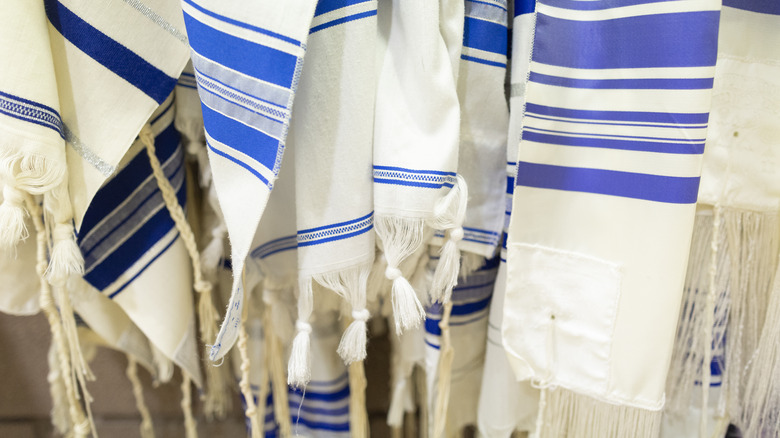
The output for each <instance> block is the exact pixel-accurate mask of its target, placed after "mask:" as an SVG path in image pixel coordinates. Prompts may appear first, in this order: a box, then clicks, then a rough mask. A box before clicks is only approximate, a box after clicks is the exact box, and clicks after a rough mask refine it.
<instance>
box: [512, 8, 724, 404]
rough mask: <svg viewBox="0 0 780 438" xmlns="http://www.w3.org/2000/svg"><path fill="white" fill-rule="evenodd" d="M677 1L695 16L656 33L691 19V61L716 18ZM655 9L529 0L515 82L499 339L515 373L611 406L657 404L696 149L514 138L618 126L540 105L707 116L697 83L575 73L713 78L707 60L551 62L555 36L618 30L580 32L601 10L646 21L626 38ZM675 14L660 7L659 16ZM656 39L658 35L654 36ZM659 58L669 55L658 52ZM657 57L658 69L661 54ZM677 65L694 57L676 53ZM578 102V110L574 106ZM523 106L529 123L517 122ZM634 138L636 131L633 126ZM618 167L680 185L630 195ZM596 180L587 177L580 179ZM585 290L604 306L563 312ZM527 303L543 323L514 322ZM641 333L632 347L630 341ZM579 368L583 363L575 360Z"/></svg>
mask: <svg viewBox="0 0 780 438" xmlns="http://www.w3.org/2000/svg"><path fill="white" fill-rule="evenodd" d="M654 6H655V5H654ZM571 7H575V5H572V6H571ZM675 7H680V8H681V10H682V11H702V13H700V15H683V14H682V13H681V14H680V15H681V16H683V17H691V18H692V17H697V21H695V22H692V23H691V24H688V25H686V26H679V27H675V28H670V29H668V30H666V31H668V32H681V31H683V30H686V31H687V30H690V28H691V26H700V27H701V30H702V32H701V33H700V34H698V35H699V39H696V38H690V39H688V40H686V44H690V45H691V46H692V47H696V48H697V49H696V50H697V52H698V53H699V54H700V56H702V60H697V61H696V62H702V63H706V62H711V61H714V56H713V55H714V50H715V47H716V45H715V41H714V40H715V37H716V35H717V33H716V32H717V22H716V21H715V20H714V18H716V17H717V11H718V9H719V2H707V3H703V4H700V3H694V2H686V3H680V4H679V5H675ZM658 8H661V9H653V10H652V11H650V10H644V9H641V8H640V9H630V8H624V9H621V8H619V7H618V8H616V10H615V11H609V10H607V11H603V10H599V11H588V12H587V13H586V12H584V11H572V10H569V9H566V8H554V7H552V6H549V5H544V4H543V2H542V3H538V4H537V27H536V31H535V47H534V55H533V56H534V58H533V59H534V61H533V62H532V64H531V78H533V79H532V80H530V81H528V82H527V83H526V90H525V91H526V108H525V111H526V112H525V118H524V127H523V130H524V134H523V136H524V140H523V142H521V144H520V147H519V154H518V162H519V165H520V162H522V166H519V170H518V181H517V182H516V187H515V190H514V199H513V209H512V211H513V214H512V219H511V224H510V228H509V243H508V259H507V260H508V267H509V270H508V284H507V293H506V297H505V301H504V318H503V321H502V334H503V342H504V346H505V348H506V349H507V352H508V355H509V361H510V364H511V365H512V367H513V369H514V371H515V374H516V375H517V377H518V379H521V380H528V379H530V380H532V381H536V382H538V383H540V384H542V385H552V386H557V387H562V388H568V389H571V390H573V391H575V392H579V393H581V394H585V395H587V396H590V397H592V398H595V399H597V400H600V401H604V402H608V403H612V404H618V405H623V406H631V407H637V408H643V409H647V410H654V411H657V410H659V409H660V408H661V407H662V405H663V401H664V394H663V390H664V381H665V378H666V370H667V367H666V366H659V365H658V364H667V363H668V362H669V360H670V356H671V351H672V340H673V338H674V327H675V326H676V320H677V316H678V313H677V312H678V311H679V305H680V296H681V292H682V284H683V280H684V273H685V266H686V261H687V256H688V249H689V245H690V238H691V230H692V225H693V215H694V212H695V204H694V203H695V200H696V198H695V191H694V189H695V188H696V185H697V183H698V181H697V177H698V176H699V172H700V161H701V155H700V153H695V151H696V150H697V149H695V148H691V149H683V150H682V151H681V153H668V154H664V153H658V152H654V153H652V156H650V155H651V153H649V152H642V151H641V149H640V150H639V151H637V150H633V149H632V148H633V146H632V147H630V148H629V149H628V150H618V149H608V148H606V146H602V147H599V146H600V145H598V144H595V145H590V146H595V147H580V146H588V145H580V146H578V147H573V146H564V145H560V144H555V143H554V142H550V141H549V140H539V139H538V138H537V139H534V140H531V139H526V138H525V136H526V135H529V133H531V134H536V133H541V132H544V130H548V131H559V132H563V133H570V132H571V133H572V134H570V135H572V136H576V135H579V134H578V133H575V131H579V132H580V133H583V132H584V133H585V135H583V137H587V136H589V135H590V134H588V133H592V132H600V133H601V134H594V135H604V134H608V133H610V132H612V133H615V134H625V133H629V132H630V130H627V129H624V127H622V126H619V125H620V124H619V123H607V124H606V127H602V126H599V125H594V126H596V127H595V128H592V129H593V131H591V128H589V127H587V126H585V125H584V124H583V125H575V124H574V123H571V122H569V121H566V120H564V119H562V118H559V117H553V119H554V120H553V121H550V120H545V117H539V112H540V111H544V108H552V110H551V111H559V110H560V111H567V110H568V109H576V110H575V111H574V112H573V113H574V114H576V115H577V116H578V117H581V118H584V119H587V118H588V117H594V114H595V113H593V112H587V111H613V112H612V113H598V114H602V116H603V117H605V118H606V120H616V119H610V118H611V117H616V116H617V114H630V115H631V117H634V116H636V115H637V114H648V113H659V112H660V113H664V112H671V113H698V114H706V113H707V112H708V110H709V104H710V90H709V88H708V87H707V82H706V81H703V82H702V84H703V85H701V86H700V88H697V89H693V90H675V89H662V90H652V89H631V88H632V87H635V86H634V85H633V84H630V83H629V84H626V85H623V84H620V86H619V87H615V88H618V89H615V90H611V89H600V88H598V87H593V86H591V83H590V82H582V80H585V81H589V80H594V79H595V78H594V76H593V75H596V74H597V76H596V78H599V79H601V78H604V77H605V76H606V77H609V74H610V73H609V72H610V70H609V69H604V70H598V71H597V72H596V73H594V72H593V70H590V69H587V68H582V67H581V68H576V67H577V66H590V65H592V64H590V63H599V62H603V64H597V65H607V66H637V67H642V66H648V67H644V68H635V69H633V70H632V74H636V75H638V74H640V72H641V73H642V74H647V75H648V76H649V77H658V76H662V75H672V77H677V76H674V75H679V77H690V76H693V77H700V76H704V77H705V78H707V77H710V78H711V77H712V74H713V72H714V68H713V67H709V66H708V67H706V68H702V69H701V71H699V70H692V71H690V70H686V67H684V66H682V67H680V66H675V67H668V68H664V69H663V70H661V69H659V70H655V69H653V68H649V66H651V65H654V64H655V63H656V61H652V60H651V61H647V60H645V58H644V57H645V56H647V55H648V54H649V53H653V52H652V50H660V46H658V47H656V46H651V47H653V49H652V50H651V51H647V52H642V53H641V54H637V56H636V57H634V54H635V53H637V52H633V51H630V50H628V51H622V52H619V53H613V52H609V56H606V53H607V52H599V53H600V55H599V56H603V57H604V58H603V60H601V59H600V58H588V57H584V56H583V57H582V58H581V59H576V58H573V59H571V60H568V61H561V60H560V57H559V55H560V54H561V53H563V52H560V50H558V48H557V47H556V44H558V43H560V44H562V47H569V48H571V47H575V46H572V45H567V44H574V43H575V41H577V43H579V44H582V43H581V42H580V41H584V40H581V39H577V40H572V39H571V38H574V35H576V36H577V37H582V36H584V35H590V36H593V37H594V38H597V41H608V40H609V38H617V36H616V35H618V34H611V36H610V37H607V36H606V35H603V36H602V35H601V34H599V33H598V32H595V31H594V33H587V32H585V31H583V29H590V27H588V26H594V27H593V29H597V27H595V26H598V23H607V21H601V22H600V21H599V20H606V19H607V17H610V18H614V17H613V15H610V14H612V12H614V13H616V14H618V16H620V17H625V18H624V19H625V20H628V21H625V23H629V22H631V23H634V25H633V26H629V27H634V28H635V27H636V24H635V23H641V25H642V26H648V27H647V29H648V31H643V32H634V31H633V30H632V31H631V33H630V35H629V32H628V30H627V29H628V27H621V28H620V29H621V30H620V32H623V33H621V35H623V36H624V37H625V38H627V40H626V41H631V39H633V38H636V39H637V41H643V39H645V38H651V37H650V36H649V35H650V33H652V32H651V31H650V30H651V29H653V28H654V27H655V26H659V25H662V23H669V22H668V21H658V20H654V19H653V18H652V14H660V13H662V11H663V10H664V9H663V8H662V6H661V5H658ZM681 10H677V9H675V10H671V9H670V10H669V12H675V13H679V12H681ZM542 13H544V15H542ZM542 17H543V18H542ZM634 17H647V18H634ZM699 17H701V20H698V18H699ZM558 20H560V21H558ZM562 20H575V22H576V23H577V26H579V27H577V28H576V29H577V32H579V33H576V34H573V33H572V34H569V33H565V30H566V29H571V28H566V26H568V24H569V23H570V22H567V21H562ZM540 22H542V23H544V26H545V27H544V28H540V27H539V23H540ZM609 23H610V24H615V23H618V22H616V21H612V22H609ZM558 26H562V27H558ZM556 29H560V30H561V32H556ZM616 32H617V30H616ZM654 41H655V42H656V43H657V41H658V40H654ZM542 42H543V43H542ZM594 47H598V46H597V45H595V46H593V45H591V46H588V47H585V46H584V45H583V47H582V49H583V50H585V49H587V48H594ZM678 47H679V46H678ZM659 53H660V52H659ZM664 55H665V53H664ZM705 58H706V59H705ZM585 59H587V61H585ZM659 59H667V58H666V57H665V56H664V57H662V56H661V55H660V54H659ZM669 59H671V58H669ZM537 60H538V61H537ZM564 62H571V63H572V66H570V67H566V68H564V66H560V65H557V64H556V63H564ZM658 62H659V63H661V64H659V66H663V64H662V62H664V61H658ZM667 62H668V61H667ZM680 62H682V61H680ZM685 62H688V63H690V62H692V60H691V59H689V58H688V59H686V61H685ZM683 65H684V64H683ZM553 71H554V72H555V74H556V75H557V76H566V77H565V78H563V79H564V80H568V78H573V79H572V80H571V81H570V82H565V84H566V86H560V85H551V84H549V83H546V79H545V78H546V77H547V76H544V75H549V74H551V73H552V72H553ZM535 74H536V75H537V76H534V75H535ZM588 75H591V76H588ZM607 80H608V79H607ZM637 88H641V87H637ZM532 103H533V104H534V105H537V106H536V107H534V108H533V109H531V108H530V105H531V104H532ZM579 110H582V112H577V111H579ZM532 112H533V113H534V116H535V117H534V118H533V119H532V118H530V117H529V113H532ZM624 112H625V113H624ZM557 114H558V115H560V114H561V113H557ZM569 114H572V113H569ZM629 120H630V119H629ZM570 123H571V124H570ZM671 123H674V122H671ZM678 123H679V122H678ZM613 125H614V126H613ZM669 128H671V129H669V130H665V131H663V132H656V134H657V135H659V136H666V137H669V138H670V139H675V141H681V142H686V141H693V140H687V139H688V138H691V137H689V135H690V136H703V134H704V133H705V131H706V125H704V126H702V127H698V126H697V127H692V128H691V129H692V131H691V133H690V134H688V133H685V132H684V131H683V130H682V129H681V127H677V126H674V125H670V126H669ZM637 129H639V128H637ZM632 135H634V136H642V131H641V129H640V130H639V131H636V132H635V133H632ZM529 136H530V135H529ZM678 138H679V140H676V139H678ZM693 138H698V137H693ZM567 141H568V140H567ZM564 144H566V143H564ZM683 144H684V143H683ZM684 145H685V144H684ZM685 147H686V148H687V145H685ZM586 175H587V176H586ZM618 175H620V177H625V178H627V181H632V178H634V176H635V175H660V176H663V177H664V178H665V177H677V178H681V179H671V180H668V181H670V182H673V183H674V184H678V183H679V184H681V186H680V187H677V186H673V187H670V188H669V189H668V190H664V191H662V192H660V193H659V194H658V195H654V194H652V193H647V192H644V191H637V192H631V191H630V190H633V189H632V187H633V186H630V184H637V185H636V187H647V186H646V185H645V186H642V185H641V184H639V183H633V182H629V183H628V185H627V184H626V183H621V182H617V179H616V180H615V181H614V182H612V180H611V178H614V177H616V176H618ZM645 177H646V176H638V178H645ZM598 178H601V179H598ZM663 180H664V181H667V180H666V179H663ZM594 181H599V182H598V183H597V184H596V185H590V184H592V183H593V182H594ZM599 184H603V185H599ZM616 187H617V189H616ZM524 262H531V263H530V264H528V263H524ZM564 263H565V264H566V266H568V268H569V269H568V271H567V272H561V267H562V266H563V264H564ZM598 266H600V268H598V272H602V273H604V276H602V277H594V276H593V272H595V271H593V269H595V268H596V267H598ZM538 272H548V273H555V274H556V277H552V276H549V277H548V279H547V280H545V279H542V278H539V277H538V276H537V274H535V273H538ZM563 274H565V275H563ZM558 275H563V276H560V277H558ZM553 285H557V286H560V287H561V288H559V289H557V290H555V294H554V295H548V291H550V290H551V287H553ZM597 289H598V292H599V293H598V297H599V299H598V300H594V301H593V302H590V303H589V304H588V307H587V308H588V309H592V308H593V307H594V306H595V307H598V308H599V309H603V310H600V313H598V314H588V310H581V311H578V309H576V308H572V304H573V303H575V302H580V303H583V304H584V303H585V302H586V301H587V300H588V298H587V295H583V294H585V293H586V291H594V290H597ZM531 308H534V309H535V310H536V312H537V317H542V316H546V317H547V322H546V323H545V326H546V329H545V330H540V327H538V326H535V325H526V322H527V321H526V320H524V319H523V316H525V315H526V314H527V312H528V311H529V310H530V309H531ZM609 309H612V310H611V311H610V310H609ZM540 312H541V315H539V314H538V313H540ZM640 339H641V340H642V342H637V340H640ZM540 346H541V347H540ZM540 350H541V351H540ZM543 358H547V359H545V360H543ZM542 360H543V361H542ZM580 362H582V363H585V364H586V365H583V366H582V367H578V366H576V365H575V364H579V363H580ZM564 364H569V365H566V368H565V369H562V368H559V367H563V366H564Z"/></svg>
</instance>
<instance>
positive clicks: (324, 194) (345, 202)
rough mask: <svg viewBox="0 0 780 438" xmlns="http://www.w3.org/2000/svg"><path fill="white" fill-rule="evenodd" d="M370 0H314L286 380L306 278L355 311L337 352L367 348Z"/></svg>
mask: <svg viewBox="0 0 780 438" xmlns="http://www.w3.org/2000/svg"><path fill="white" fill-rule="evenodd" d="M376 33H377V29H376V1H375V0H371V1H358V2H354V1H353V2H347V1H333V0H331V1H328V0H321V1H320V2H319V3H318V4H317V9H316V10H315V11H314V19H313V21H312V25H311V31H310V34H309V39H308V54H307V56H306V68H305V70H304V71H303V74H302V75H301V81H300V84H299V88H298V94H297V97H296V101H297V103H298V104H299V105H301V106H300V108H304V109H305V110H302V111H298V112H296V113H295V114H294V115H293V118H292V122H291V124H290V135H289V138H288V146H289V148H290V149H294V150H295V203H296V216H295V217H296V221H297V226H298V231H297V243H298V283H299V285H300V286H299V294H298V320H297V322H296V327H297V335H296V337H295V340H294V342H293V346H292V353H291V356H290V364H289V375H288V379H289V382H290V384H292V385H296V386H301V385H305V384H306V382H307V381H308V376H309V367H310V366H311V365H310V361H309V358H308V346H307V345H308V336H309V333H310V332H311V326H310V325H309V316H310V314H311V312H312V309H313V304H314V302H315V301H316V299H315V298H314V297H313V291H312V287H313V284H314V283H315V282H316V283H319V284H320V285H322V286H324V287H326V288H329V289H331V290H333V291H335V292H336V293H337V294H338V295H340V296H341V297H343V298H344V299H345V300H346V301H347V303H349V306H350V307H351V311H352V319H353V320H354V322H353V323H352V325H351V326H350V327H349V328H348V329H347V331H346V333H345V334H344V340H343V342H342V343H341V344H340V346H339V354H340V355H341V357H342V358H343V359H344V360H345V362H347V363H352V362H357V361H362V360H363V359H365V357H366V346H365V345H366V331H367V328H366V321H367V320H368V318H369V313H368V310H367V309H366V282H367V281H368V273H369V271H370V269H371V266H372V264H373V261H374V252H375V246H374V245H375V243H374V230H373V228H374V213H373V208H374V203H373V197H372V190H371V189H372V185H371V157H372V155H373V150H372V141H373V126H374V117H373V109H374V96H375V94H376V79H375V75H376V73H375V69H374V65H373V62H372V61H373V60H374V58H375V48H374V41H375V39H376Z"/></svg>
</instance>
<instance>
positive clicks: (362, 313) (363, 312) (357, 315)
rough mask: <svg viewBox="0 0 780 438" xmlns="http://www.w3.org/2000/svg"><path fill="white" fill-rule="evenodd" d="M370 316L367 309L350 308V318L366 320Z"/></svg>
mask: <svg viewBox="0 0 780 438" xmlns="http://www.w3.org/2000/svg"><path fill="white" fill-rule="evenodd" d="M370 317H371V313H369V312H368V309H360V310H355V309H353V310H352V319H354V320H355V321H363V322H366V321H368V318H370Z"/></svg>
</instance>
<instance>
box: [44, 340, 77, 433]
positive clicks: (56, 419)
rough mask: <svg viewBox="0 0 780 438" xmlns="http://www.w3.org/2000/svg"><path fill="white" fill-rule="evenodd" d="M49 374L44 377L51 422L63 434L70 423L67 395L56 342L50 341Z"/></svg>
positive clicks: (68, 428) (69, 426)
mask: <svg viewBox="0 0 780 438" xmlns="http://www.w3.org/2000/svg"><path fill="white" fill-rule="evenodd" d="M47 357H48V362H49V374H48V376H47V377H46V379H47V380H48V381H49V392H50V393H51V401H52V408H51V423H52V425H53V426H54V429H55V430H56V431H57V432H58V433H59V434H60V435H65V434H67V433H68V430H70V428H71V426H72V424H71V422H70V418H69V417H68V395H67V393H66V390H65V380H64V379H65V376H63V375H62V370H61V369H60V363H59V361H58V359H57V358H58V352H57V344H56V343H54V341H52V343H51V345H50V346H49V354H48V356H47Z"/></svg>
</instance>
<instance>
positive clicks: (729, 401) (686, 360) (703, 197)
mask: <svg viewBox="0 0 780 438" xmlns="http://www.w3.org/2000/svg"><path fill="white" fill-rule="evenodd" d="M723 6H724V7H723V10H722V12H721V20H720V36H719V47H718V63H717V68H716V70H715V83H714V90H713V97H712V111H711V114H710V129H709V130H708V135H707V143H706V148H705V154H704V163H703V170H702V183H701V188H700V190H699V203H700V204H701V206H700V210H702V211H701V214H700V217H697V223H696V226H697V228H696V233H695V234H694V238H696V237H699V236H701V237H700V238H699V239H698V240H699V241H700V242H696V241H694V244H693V245H692V247H691V262H690V267H689V273H688V279H687V280H686V287H687V288H688V289H689V293H688V294H687V296H686V298H687V300H688V301H687V302H686V307H684V308H683V312H684V313H681V321H680V328H679V331H678V339H677V342H678V345H677V346H676V349H675V353H676V354H675V357H674V358H673V363H672V371H671V373H670V377H669V381H668V383H667V385H668V388H669V389H668V390H669V391H670V393H671V396H672V398H671V400H670V406H669V408H668V409H667V412H668V413H669V415H668V418H667V419H668V420H669V421H668V423H667V424H665V427H664V431H663V432H664V436H678V434H679V433H681V431H684V430H685V429H686V428H687V429H694V430H695V429H696V428H697V427H703V426H705V425H706V427H707V428H708V429H709V430H711V431H713V432H712V433H715V434H717V433H719V431H721V430H724V428H725V427H726V426H727V425H728V423H729V422H731V423H733V424H736V425H737V426H738V427H739V428H740V429H741V431H742V433H743V435H744V436H775V435H777V434H778V433H780V432H779V431H778V425H777V418H778V416H780V413H779V412H778V399H779V398H780V385H779V384H778V382H777V380H776V377H775V376H777V369H778V367H779V366H780V365H779V362H778V359H777V349H778V347H777V345H778V337H777V336H778V334H777V333H778V330H777V328H776V327H777V325H776V324H777V321H775V320H776V319H777V315H778V312H780V307H777V306H778V305H780V301H778V291H777V289H776V288H777V284H778V283H777V281H778V280H777V276H776V268H777V262H778V240H779V237H780V236H779V235H778V233H779V230H778V214H780V180H779V179H778V178H777V174H776V173H777V172H776V169H775V167H776V166H775V163H777V162H778V160H780V155H778V146H780V145H779V144H778V138H780V129H779V128H778V122H777V120H778V115H780V106H779V105H778V102H779V101H780V53H779V52H778V49H777V48H778V47H779V45H780V32H778V29H780V28H778V25H780V4H778V3H776V2H764V1H756V0H747V1H746V0H742V1H734V0H727V1H724V2H723ZM716 222H717V224H716ZM714 233H717V234H715V235H714ZM713 244H715V246H714V247H715V248H716V251H717V252H716V254H715V255H714V256H713V253H712V248H713ZM713 263H715V265H714V267H716V268H717V269H716V271H715V273H714V274H715V275H711V269H712V267H713ZM773 279H774V280H773ZM773 281H774V283H773ZM713 286H714V289H713ZM691 308H692V309H691ZM686 309H687V311H686ZM713 313H714V314H713ZM707 326H709V327H707ZM710 327H711V331H709V333H707V329H709V328H710ZM708 338H710V339H708ZM710 345H711V346H712V349H711V351H710V352H709V357H710V359H711V364H709V366H707V367H706V368H709V371H710V373H708V374H710V376H709V382H710V390H709V394H706V395H708V400H707V401H708V406H709V408H710V409H709V411H708V412H706V413H705V416H706V417H708V418H706V419H705V422H704V423H702V424H701V426H700V425H699V423H700V416H701V414H702V403H703V402H704V401H705V400H703V399H702V393H701V382H702V381H704V380H705V379H706V376H705V375H704V373H706V371H707V369H706V368H705V367H704V366H702V364H703V363H706V362H704V361H705V360H706V357H705V353H707V352H706V351H705V348H708V346H710Z"/></svg>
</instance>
